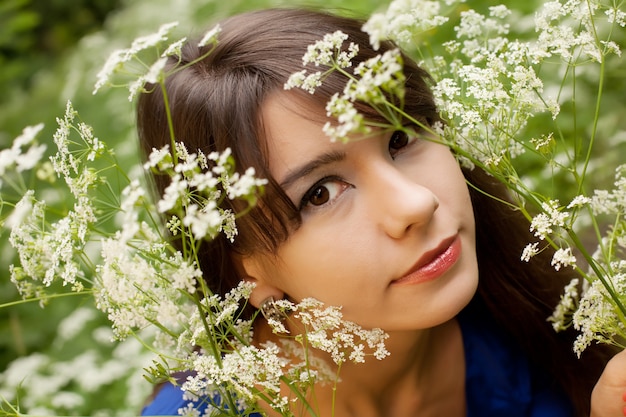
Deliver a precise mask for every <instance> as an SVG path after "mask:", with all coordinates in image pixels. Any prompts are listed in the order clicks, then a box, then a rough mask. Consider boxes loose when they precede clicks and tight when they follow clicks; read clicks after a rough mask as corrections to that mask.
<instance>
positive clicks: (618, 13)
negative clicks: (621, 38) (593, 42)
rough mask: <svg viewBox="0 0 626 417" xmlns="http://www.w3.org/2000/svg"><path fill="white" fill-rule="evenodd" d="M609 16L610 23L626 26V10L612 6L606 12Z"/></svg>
mask: <svg viewBox="0 0 626 417" xmlns="http://www.w3.org/2000/svg"><path fill="white" fill-rule="evenodd" d="M604 13H605V14H606V16H607V18H608V19H607V21H608V22H609V23H617V24H618V25H620V26H621V27H626V12H624V11H622V10H620V9H618V8H617V7H611V8H609V9H607V10H606V11H605V12H604Z"/></svg>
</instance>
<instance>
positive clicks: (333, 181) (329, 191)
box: [299, 177, 350, 210]
mask: <svg viewBox="0 0 626 417" xmlns="http://www.w3.org/2000/svg"><path fill="white" fill-rule="evenodd" d="M349 187H350V184H348V183H346V182H345V181H343V180H342V179H341V178H336V177H326V178H322V179H321V180H319V181H318V182H317V183H315V184H314V185H313V186H312V187H311V188H309V190H308V191H307V192H306V193H305V194H304V196H302V199H300V205H299V210H304V209H306V208H307V207H310V208H321V207H322V206H327V205H330V204H332V203H333V202H334V201H335V200H336V199H338V198H339V197H340V196H341V194H343V192H344V191H345V190H347V189H348V188H349Z"/></svg>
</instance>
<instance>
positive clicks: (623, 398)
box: [591, 351, 626, 417]
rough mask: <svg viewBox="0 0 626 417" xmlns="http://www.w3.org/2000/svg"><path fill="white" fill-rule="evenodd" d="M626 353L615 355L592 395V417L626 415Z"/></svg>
mask: <svg viewBox="0 0 626 417" xmlns="http://www.w3.org/2000/svg"><path fill="white" fill-rule="evenodd" d="M625 370H626V351H622V352H620V353H618V354H617V355H615V356H614V357H613V358H612V359H611V360H610V361H609V362H608V363H607V365H606V368H605V369H604V372H603V373H602V376H601V377H600V379H599V380H598V383H597V384H596V386H595V388H594V389H593V392H592V394H591V417H620V416H625V415H626V372H624V371H625Z"/></svg>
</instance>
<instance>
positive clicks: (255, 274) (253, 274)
mask: <svg viewBox="0 0 626 417" xmlns="http://www.w3.org/2000/svg"><path fill="white" fill-rule="evenodd" d="M238 261H239V262H238V263H239V265H240V267H241V269H242V271H241V276H243V277H245V278H244V280H246V281H247V282H252V283H254V284H255V286H254V289H253V290H252V294H250V300H249V301H250V304H252V305H253V306H254V307H256V308H261V305H262V304H263V302H264V301H265V300H267V299H268V298H270V297H273V298H274V300H280V299H282V298H284V297H285V293H284V292H283V291H281V290H280V289H279V288H278V287H276V286H274V284H273V283H271V282H270V281H269V280H268V279H267V277H268V272H267V271H268V270H270V268H268V267H267V266H266V265H264V263H263V262H260V261H259V260H257V259H253V258H251V257H245V258H240V259H239V260H238Z"/></svg>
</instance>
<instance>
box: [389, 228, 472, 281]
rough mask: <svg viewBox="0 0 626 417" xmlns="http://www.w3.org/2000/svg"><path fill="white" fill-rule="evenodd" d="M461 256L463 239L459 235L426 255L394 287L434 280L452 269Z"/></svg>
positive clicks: (443, 242)
mask: <svg viewBox="0 0 626 417" xmlns="http://www.w3.org/2000/svg"><path fill="white" fill-rule="evenodd" d="M460 255H461V239H460V238H459V236H458V235H455V236H453V237H451V238H448V239H445V240H443V241H442V242H441V244H439V245H438V246H437V247H436V248H435V249H433V250H430V251H428V252H426V253H424V254H423V255H422V256H421V257H420V259H419V260H418V261H417V262H416V263H415V265H413V267H412V268H411V269H410V270H409V271H407V272H406V273H405V274H404V275H402V276H401V277H400V278H398V279H395V280H393V281H392V282H391V284H392V285H400V284H419V283H422V282H427V281H431V280H434V279H436V278H438V277H440V276H441V275H443V274H445V273H446V272H447V271H448V270H449V269H450V268H452V267H453V266H454V265H455V264H456V262H457V260H458V259H459V257H460Z"/></svg>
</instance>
